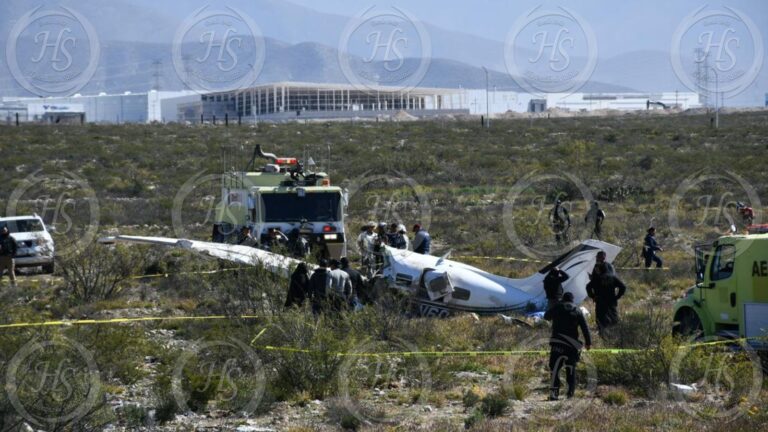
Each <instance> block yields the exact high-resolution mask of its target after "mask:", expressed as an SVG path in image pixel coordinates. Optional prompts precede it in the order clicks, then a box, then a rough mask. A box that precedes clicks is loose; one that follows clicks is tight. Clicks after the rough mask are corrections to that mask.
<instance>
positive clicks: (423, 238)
mask: <svg viewBox="0 0 768 432" xmlns="http://www.w3.org/2000/svg"><path fill="white" fill-rule="evenodd" d="M413 232H414V235H413V251H414V252H416V253H418V254H422V255H429V251H430V249H431V246H432V245H431V243H432V237H430V235H429V232H427V230H426V229H425V228H422V226H421V225H419V224H416V225H414V226H413Z"/></svg>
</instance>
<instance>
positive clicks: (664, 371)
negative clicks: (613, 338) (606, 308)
mask: <svg viewBox="0 0 768 432" xmlns="http://www.w3.org/2000/svg"><path fill="white" fill-rule="evenodd" d="M677 348H678V344H677V342H676V341H675V340H674V339H673V338H672V337H671V336H668V337H666V338H664V339H663V340H662V341H661V342H660V343H659V344H658V345H657V346H656V347H653V348H651V347H648V348H647V349H641V350H637V351H631V352H622V353H618V354H605V355H596V356H593V361H594V365H595V368H596V372H597V378H598V381H599V382H600V383H601V384H610V385H621V386H624V387H626V388H629V389H633V390H634V391H637V392H638V393H640V394H644V395H646V396H649V397H653V396H655V395H657V393H658V391H659V387H660V386H661V385H662V384H664V383H666V382H667V380H668V379H669V374H670V367H671V364H672V359H673V358H674V355H675V353H676V350H677ZM579 370H581V369H579Z"/></svg>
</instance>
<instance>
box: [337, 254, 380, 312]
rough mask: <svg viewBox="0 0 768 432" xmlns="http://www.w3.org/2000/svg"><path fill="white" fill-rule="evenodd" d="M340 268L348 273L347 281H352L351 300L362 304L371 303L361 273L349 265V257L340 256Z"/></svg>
mask: <svg viewBox="0 0 768 432" xmlns="http://www.w3.org/2000/svg"><path fill="white" fill-rule="evenodd" d="M341 269H342V270H343V271H344V272H345V273H347V275H349V281H350V282H351V283H352V296H351V297H352V301H354V302H358V303H361V304H364V305H365V304H369V303H372V302H373V298H372V297H371V293H370V292H369V291H368V290H367V289H366V286H365V279H363V275H361V274H360V272H359V271H357V270H355V269H353V268H352V267H351V266H350V265H349V259H348V258H347V257H342V258H341Z"/></svg>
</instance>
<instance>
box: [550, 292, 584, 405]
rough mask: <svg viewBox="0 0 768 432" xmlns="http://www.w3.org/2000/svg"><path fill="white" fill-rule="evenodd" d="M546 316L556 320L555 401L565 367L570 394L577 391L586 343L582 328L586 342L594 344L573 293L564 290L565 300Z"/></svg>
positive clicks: (552, 349) (553, 338)
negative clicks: (580, 365)
mask: <svg viewBox="0 0 768 432" xmlns="http://www.w3.org/2000/svg"><path fill="white" fill-rule="evenodd" d="M544 319H546V320H548V321H552V336H551V337H550V339H549V346H550V352H549V370H550V372H551V374H552V375H551V381H550V392H549V400H551V401H555V400H557V399H558V397H559V396H560V370H561V369H563V368H565V381H566V383H567V384H568V392H567V397H568V398H569V399H570V398H572V397H573V395H574V393H575V392H576V366H577V365H578V363H579V358H580V357H581V347H582V343H581V341H580V340H579V331H581V334H582V336H583V337H584V346H585V347H586V349H587V350H589V349H591V348H592V335H591V334H590V333H589V326H587V320H586V319H585V318H584V314H583V313H582V312H581V310H580V309H579V308H578V307H576V305H574V304H573V294H572V293H569V292H567V293H565V294H563V298H562V302H560V303H558V304H556V305H555V306H553V307H552V308H550V309H549V310H548V311H547V312H546V313H544Z"/></svg>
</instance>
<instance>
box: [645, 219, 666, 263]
mask: <svg viewBox="0 0 768 432" xmlns="http://www.w3.org/2000/svg"><path fill="white" fill-rule="evenodd" d="M663 250H664V249H663V248H662V247H661V246H659V243H658V242H657V241H656V228H654V227H650V228H648V234H646V236H645V240H643V258H645V268H646V269H649V268H651V262H655V263H656V268H661V266H662V264H663V262H662V261H661V258H659V256H658V255H656V252H661V251H663Z"/></svg>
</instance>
